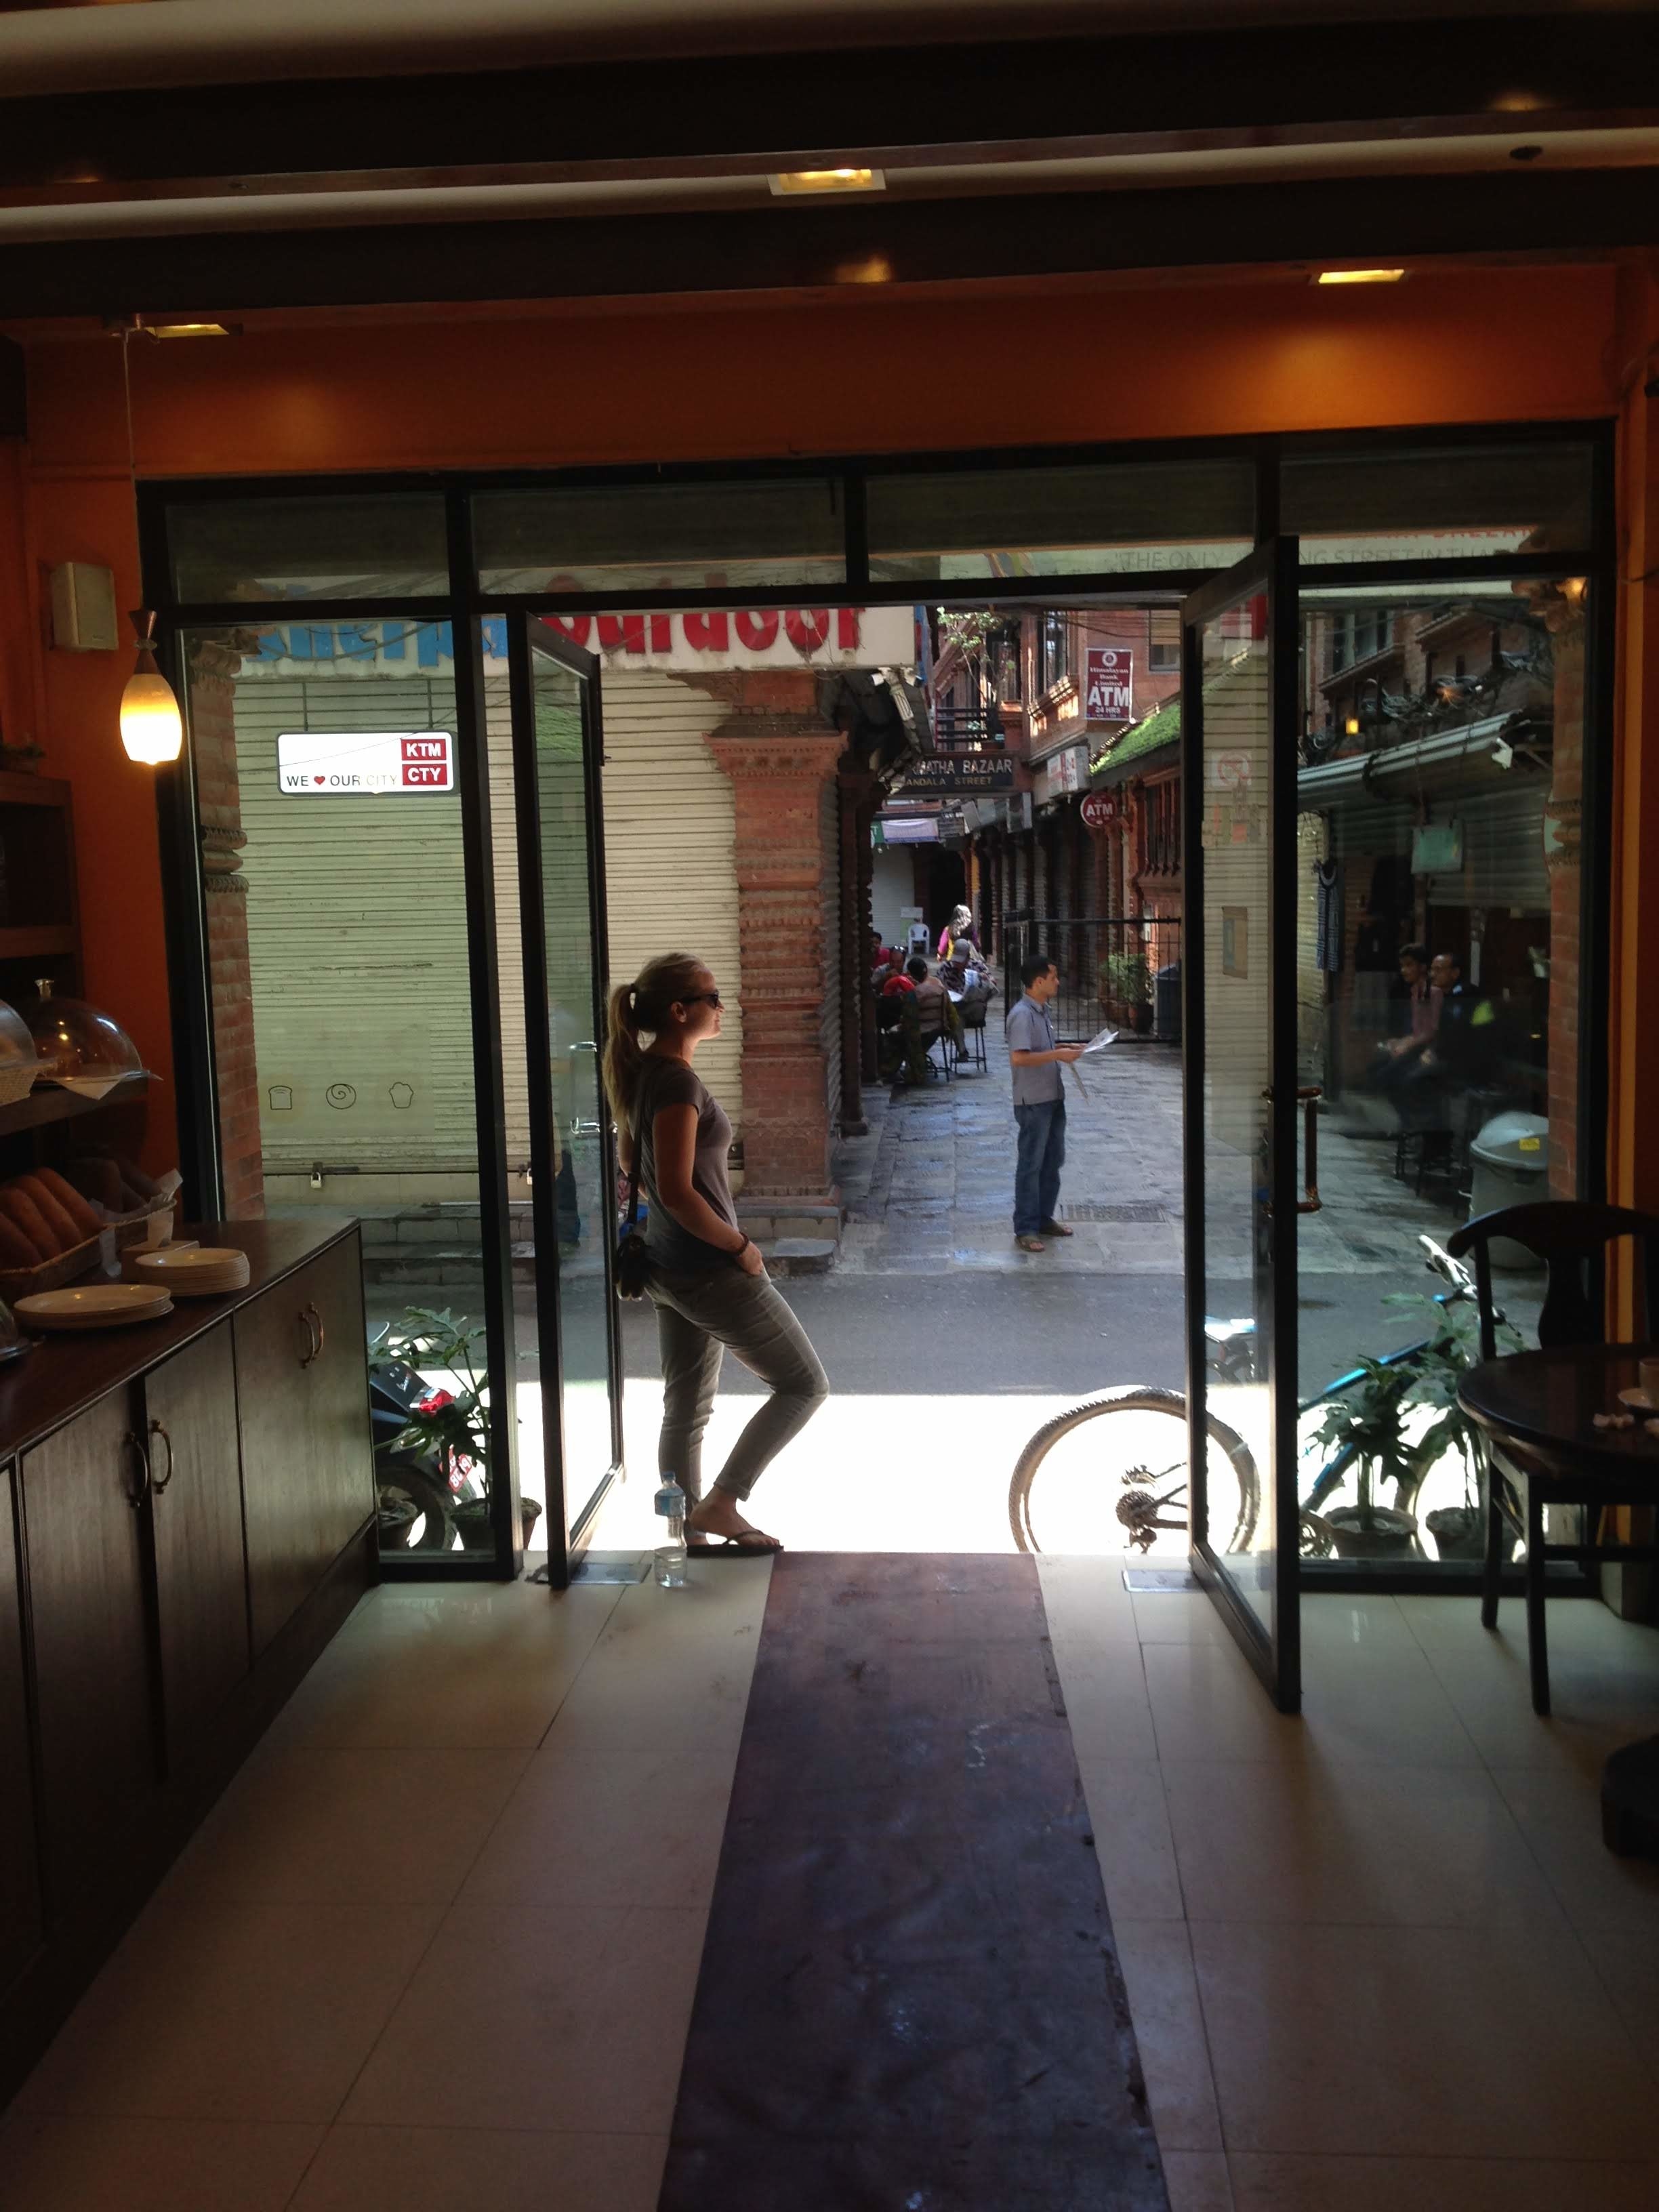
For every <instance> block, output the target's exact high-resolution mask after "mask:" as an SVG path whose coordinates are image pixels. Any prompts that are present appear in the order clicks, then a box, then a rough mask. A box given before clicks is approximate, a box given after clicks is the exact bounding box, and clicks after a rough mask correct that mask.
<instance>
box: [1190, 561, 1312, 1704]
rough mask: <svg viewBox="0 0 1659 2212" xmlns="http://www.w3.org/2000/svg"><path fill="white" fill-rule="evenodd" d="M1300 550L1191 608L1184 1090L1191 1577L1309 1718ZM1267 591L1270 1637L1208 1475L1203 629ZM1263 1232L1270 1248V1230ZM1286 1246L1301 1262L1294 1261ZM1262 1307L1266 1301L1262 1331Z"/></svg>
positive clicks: (1223, 580)
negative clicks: (1247, 1597)
mask: <svg viewBox="0 0 1659 2212" xmlns="http://www.w3.org/2000/svg"><path fill="white" fill-rule="evenodd" d="M1298 568H1299V563H1298V560H1297V541H1296V539H1295V538H1283V537H1280V538H1269V539H1268V540H1267V543H1266V544H1262V545H1259V546H1258V547H1257V548H1256V550H1255V552H1254V553H1251V554H1249V555H1248V556H1246V558H1245V559H1244V560H1243V561H1241V562H1239V563H1238V564H1237V567H1236V568H1230V569H1228V570H1227V571H1226V573H1225V574H1223V575H1219V576H1217V577H1216V578H1214V579H1213V580H1212V582H1210V583H1208V584H1206V585H1205V586H1204V587H1203V589H1202V590H1201V591H1198V592H1193V593H1192V595H1191V596H1190V597H1189V598H1188V599H1187V600H1186V602H1185V603H1184V604H1183V605H1182V610H1181V647H1182V665H1181V695H1182V702H1183V703H1182V732H1181V735H1182V771H1181V772H1182V797H1183V805H1184V811H1185V816H1186V823H1185V835H1186V850H1185V854H1184V856H1183V861H1182V888H1183V894H1184V896H1183V899H1182V909H1183V914H1184V915H1185V917H1186V919H1185V921H1184V924H1183V927H1182V994H1183V1000H1184V1003H1183V1006H1182V1030H1181V1035H1182V1048H1181V1049H1182V1090H1183V1092H1184V1094H1185V1098H1186V1111H1185V1114H1184V1115H1183V1118H1182V1145H1183V1150H1184V1175H1183V1182H1184V1186H1185V1188H1184V1207H1185V1218H1186V1240H1185V1241H1186V1249H1185V1271H1184V1272H1185V1291H1186V1304H1187V1405H1188V1416H1189V1418H1188V1451H1189V1455H1190V1456H1189V1468H1188V1498H1189V1499H1190V1501H1191V1504H1190V1514H1189V1518H1190V1522H1191V1535H1192V1548H1191V1553H1190V1555H1189V1556H1190V1558H1191V1560H1192V1565H1193V1571H1194V1574H1195V1575H1196V1577H1198V1579H1199V1581H1200V1583H1202V1584H1203V1586H1204V1589H1206V1591H1207V1592H1208V1594H1209V1596H1210V1599H1211V1601H1212V1603H1213V1604H1214V1605H1215V1607H1216V1609H1217V1611H1218V1613H1220V1615H1221V1617H1222V1619H1223V1620H1225V1623H1226V1624H1227V1626H1228V1628H1229V1630H1230V1631H1231V1633H1232V1635H1233V1637H1234V1638H1235V1639H1236V1640H1237V1643H1238V1644H1239V1646H1240V1648H1241V1650H1243V1653H1244V1655H1245V1656H1246V1657H1247V1658H1248V1659H1249V1662H1250V1664H1251V1665H1252V1666H1253V1667H1254V1668H1255V1670H1256V1672H1257V1674H1260V1675H1261V1680H1262V1681H1263V1683H1264V1684H1265V1686H1266V1687H1267V1692H1268V1694H1269V1696H1270V1697H1271V1698H1272V1699H1273V1703H1274V1704H1275V1705H1277V1706H1278V1707H1279V1710H1280V1711H1281V1712H1287V1713H1295V1712H1299V1711H1301V1707H1302V1615H1301V1552H1300V1547H1299V1542H1298V1535H1297V1531H1298V1527H1299V1522H1300V1513H1299V1505H1298V1495H1297V1249H1296V1231H1295V1224H1296V1218H1297V1214H1296V1190H1297V1181H1296V1173H1297V1114H1296V1047H1297V1036H1296V910H1297V909H1296V817H1297V784H1296V774H1297V764H1298V763H1297V736H1298V732H1297V720H1298V717H1299V703H1300V702H1299V697H1298V687H1297V651H1298V645H1299V636H1298V631H1299V624H1300V619H1301V617H1300V610H1299V607H1298V604H1297V576H1298ZM1255 592H1266V593H1267V687H1268V696H1269V700H1270V707H1269V713H1270V716H1271V722H1272V731H1271V738H1270V749H1271V757H1272V764H1273V766H1272V781H1271V787H1270V790H1269V794H1268V805H1267V834H1268V836H1269V839H1270V841H1271V843H1270V849H1269V855H1268V871H1267V872H1268V884H1269V892H1268V927H1267V940H1268V941H1267V959H1268V970H1267V990H1268V1022H1269V1025H1270V1036H1269V1042H1268V1066H1269V1069H1270V1076H1269V1092H1270V1097H1271V1098H1272V1100H1273V1113H1272V1120H1271V1123H1270V1131H1271V1139H1270V1150H1269V1171H1268V1179H1267V1222H1266V1223H1265V1224H1255V1225H1253V1229H1255V1231H1256V1233H1255V1236H1254V1237H1253V1243H1254V1244H1255V1249H1256V1252H1257V1255H1258V1256H1257V1261H1256V1265H1257V1270H1258V1275H1259V1274H1260V1272H1261V1267H1262V1265H1263V1262H1262V1261H1261V1251H1262V1250H1263V1249H1264V1242H1265V1249H1267V1251H1268V1252H1269V1253H1270V1255H1271V1257H1270V1258H1269V1260H1268V1261H1267V1263H1266V1265H1267V1269H1268V1271H1269V1272H1268V1281H1267V1321H1268V1328H1267V1360H1266V1376H1265V1379H1266V1383H1267V1404H1268V1435H1269V1440H1270V1441H1269V1447H1268V1465H1267V1467H1266V1468H1258V1470H1257V1474H1258V1477H1259V1479H1260V1480H1261V1482H1262V1484H1263V1486H1264V1487H1266V1488H1267V1490H1268V1491H1269V1492H1271V1495H1272V1498H1273V1536H1274V1561H1273V1607H1272V1625H1271V1627H1270V1629H1269V1630H1268V1631H1267V1634H1266V1635H1265V1636H1264V1634H1263V1632H1262V1627H1261V1621H1260V1620H1259V1619H1258V1618H1257V1616H1256V1615H1255V1613H1254V1612H1252V1611H1251V1609H1250V1608H1249V1607H1248V1606H1247V1605H1245V1603H1244V1602H1243V1599H1242V1598H1241V1597H1240V1595H1239V1594H1238V1592H1237V1589H1236V1588H1235V1586H1234V1583H1233V1581H1232V1578H1231V1575H1230V1574H1229V1573H1228V1571H1226V1569H1225V1567H1224V1565H1223V1564H1222V1562H1221V1560H1220V1559H1219V1558H1218V1556H1217V1553H1216V1552H1215V1550H1214V1547H1212V1544H1211V1542H1210V1535H1209V1526H1208V1512H1207V1502H1208V1501H1207V1497H1206V1470H1207V1458H1208V1452H1207V1446H1208V1431H1207V1427H1206V1421H1207V1415H1208V1374H1207V1370H1206V1359H1205V1344H1206V1338H1205V1328H1204V1324H1205V1320H1206V1314H1205V1304H1206V1298H1205V1286H1206V1267H1205V1250H1206V1244H1205V1232H1206V1223H1205V1216H1204V1164H1205V1152H1204V1129H1205V1115H1204V1092H1203V1080H1204V1068H1205V1051H1206V1042H1207V1036H1206V1022H1205V985H1206V965H1207V951H1206V934H1207V933H1206V927H1205V915H1204V898H1205V889H1204V872H1205V862H1204V839H1203V822H1204V807H1205V797H1206V792H1205V779H1204V756H1203V745H1204V662H1203V630H1204V626H1205V625H1206V623H1208V622H1210V621H1212V619H1213V618H1214V617H1215V616H1217V615H1218V614H1221V613H1223V612H1225V611H1226V610H1227V609H1228V608H1230V607H1233V606H1237V605H1238V604H1239V602H1240V601H1241V600H1242V599H1246V598H1248V597H1249V596H1250V595H1251V594H1253V593H1255ZM1263 1230H1265V1231H1266V1235H1265V1240H1264V1237H1263V1235H1262V1233H1261V1231H1263ZM1287 1242H1288V1245H1289V1251H1288V1254H1287V1253H1286V1251H1285V1245H1286V1243H1287ZM1257 1319H1258V1327H1259V1325H1260V1321H1261V1305H1260V1304H1259V1303H1258V1306H1257Z"/></svg>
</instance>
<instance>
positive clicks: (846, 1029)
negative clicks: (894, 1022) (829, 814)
mask: <svg viewBox="0 0 1659 2212" xmlns="http://www.w3.org/2000/svg"><path fill="white" fill-rule="evenodd" d="M880 803H881V787H880V785H879V784H878V782H877V781H876V779H875V777H874V776H873V775H871V774H870V773H869V771H868V769H861V768H860V767H859V766H858V764H857V763H855V762H854V761H853V760H851V759H850V758H848V757H842V761H841V763H840V764H839V767H838V769H837V772H836V813H837V819H838V824H839V830H840V836H841V1126H842V1133H843V1134H845V1135H847V1136H849V1137H856V1136H862V1134H863V1133H864V1130H865V1127H866V1124H865V1119H864V1085H866V1083H873V1082H874V1081H875V1079H876V1001H875V997H874V994H872V991H871V988H870V932H871V928H872V922H871V919H870V892H871V884H872V866H871V860H872V855H871V850H870V825H871V823H872V822H873V821H874V819H875V817H876V811H877V809H878V806H879V805H880Z"/></svg>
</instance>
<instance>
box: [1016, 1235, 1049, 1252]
mask: <svg viewBox="0 0 1659 2212" xmlns="http://www.w3.org/2000/svg"><path fill="white" fill-rule="evenodd" d="M1014 1242H1015V1243H1016V1244H1018V1247H1019V1249H1020V1250H1021V1251H1022V1252H1046V1251H1047V1250H1048V1246H1047V1245H1046V1244H1045V1243H1043V1241H1042V1238H1041V1237H1015V1239H1014Z"/></svg>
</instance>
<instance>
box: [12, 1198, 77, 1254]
mask: <svg viewBox="0 0 1659 2212" xmlns="http://www.w3.org/2000/svg"><path fill="white" fill-rule="evenodd" d="M0 1213H3V1214H4V1215H5V1217H6V1218H7V1219H8V1220H9V1222H10V1223H11V1224H12V1225H13V1227H14V1228H16V1229H21V1231H22V1232H23V1234H24V1236H25V1237H27V1238H28V1240H29V1243H31V1244H33V1247H34V1249H35V1250H36V1251H37V1252H38V1253H39V1254H40V1257H41V1258H42V1259H43V1260H51V1259H53V1258H55V1257H56V1256H57V1255H58V1253H59V1252H61V1251H62V1250H63V1249H64V1247H63V1246H62V1245H61V1244H60V1243H58V1239H57V1237H55V1236H54V1235H53V1234H52V1229H51V1226H50V1225H49V1224H48V1223H47V1222H46V1220H44V1219H43V1218H42V1217H41V1212H40V1207H39V1206H36V1205H35V1204H34V1202H33V1200H32V1199H31V1198H30V1197H29V1194H28V1193H27V1191H25V1190H20V1189H19V1188H18V1187H17V1185H16V1184H15V1182H9V1183H5V1184H0Z"/></svg>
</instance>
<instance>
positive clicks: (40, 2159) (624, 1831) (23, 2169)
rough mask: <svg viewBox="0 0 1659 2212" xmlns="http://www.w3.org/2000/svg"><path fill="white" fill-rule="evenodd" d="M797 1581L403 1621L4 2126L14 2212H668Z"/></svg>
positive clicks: (330, 1687)
mask: <svg viewBox="0 0 1659 2212" xmlns="http://www.w3.org/2000/svg"><path fill="white" fill-rule="evenodd" d="M768 1572H769V1570H768V1568H767V1566H766V1565H765V1564H764V1563H763V1562H757V1563H754V1564H752V1565H751V1564H750V1563H748V1562H744V1563H742V1564H740V1565H723V1566H722V1567H721V1568H720V1569H718V1570H714V1569H710V1570H706V1571H703V1574H702V1580H701V1581H700V1583H699V1585H698V1587H696V1589H688V1590H687V1591H685V1592H684V1593H683V1594H681V1593H676V1594H675V1595H673V1596H672V1597H670V1596H668V1595H666V1594H665V1593H660V1592H659V1591H657V1590H656V1589H654V1588H652V1587H642V1588H640V1587H636V1588H633V1589H625V1590H624V1589H617V1588H614V1587H611V1588H605V1587H600V1588H597V1589H575V1590H574V1591H571V1592H570V1593H568V1595H564V1596H562V1597H557V1598H556V1597H553V1596H552V1595H550V1593H549V1592H548V1591H546V1590H545V1589H534V1588H532V1587H530V1586H528V1585H526V1584H525V1583H519V1584H517V1585H515V1586H513V1587H511V1588H507V1589H496V1588H476V1587H475V1588H465V1587H460V1588H454V1587H452V1588H449V1589H425V1590H422V1589H410V1588H404V1589H396V1590H392V1589H382V1590H380V1591H377V1592H375V1593H374V1595H372V1596H370V1597H369V1598H368V1599H367V1600H365V1601H364V1602H363V1604H362V1605H361V1606H360V1607H358V1609H357V1612H356V1613H355V1614H354V1616H353V1617H352V1620H350V1621H349V1624H348V1625H347V1626H346V1628H345V1629H344V1630H343V1632H342V1633H341V1635H340V1636H339V1637H338V1638H337V1639H336V1641H335V1643H334V1644H333V1645H332V1646H331V1648H330V1650H328V1651H327V1652H326V1653H325V1655H324V1656H323V1658H322V1660H321V1661H320V1662H319V1664H318V1665H317V1667H316V1668H314V1669H313V1672H312V1674H311V1675H310V1677H309V1678H308V1679H307V1681H306V1682H305V1683H304V1685H303V1686H301V1689H300V1691H299V1692H298V1693H297V1694H296V1696H295V1699H293V1701H292V1702H291V1704H290V1705H289V1707H288V1709H287V1711H285V1712H284V1714H283V1717H282V1718H281V1719H280V1720H279V1722H278V1723H277V1724H276V1728H275V1729H273V1730H272V1732H271V1734H270V1736H269V1737H268V1738H267V1739H266V1741H265V1742H264V1745H263V1746H262V1747H261V1748H260V1749H259V1751H258V1753H256V1755H255V1757H254V1758H253V1759H252V1761H251V1763H250V1764H249V1765H248V1766H247V1768H246V1770H245V1771H244V1772H243V1773H242V1775H241V1776H240V1778H238V1780H237V1782H236V1783H235V1784H234V1785H233V1787H232V1788H231V1790H229V1791H228V1793H227V1795H226V1796H225V1798H224V1799H223V1800H222V1802H221V1804H220V1805H219V1807H218V1808H217V1809H216V1812H215V1814H214V1815H213V1816H212V1818H211V1819H210V1820H209V1822H208V1824H207V1826H205V1827H204V1829H203V1830H202V1832H200V1833H199V1835H198V1836H197V1838H196V1839H195V1841H194V1843H193V1844H191V1848H190V1850H188V1851H187V1852H186V1853H185V1856H184V1857H183V1858H182V1859H181V1860H180V1861H179V1863H178V1865H177V1866H176V1867H175V1868H174V1869H173V1873H172V1875H170V1876H169V1878H168V1880H167V1881H166V1883H164V1885H163V1886H162V1888H161V1891H160V1892H159V1893H158V1894H157V1896H156V1897H155V1899H154V1900H153V1901H152V1903H151V1905H150V1906H149V1910H148V1911H146V1912H145V1914H144V1915H143V1918H142V1919H141V1920H140V1922H139V1923H138V1924H137V1927H135V1928H134V1929H133V1930H132V1932H131V1935H130V1936H129V1937H128V1939H127V1941H126V1942H125V1944H124V1945H123V1946H122V1948H121V1949H120V1951H119V1952H118V1954H117V1955H116V1957H115V1958H114V1959H113V1960H112V1961H111V1963H110V1965H109V1966H108V1967H106V1970H105V1972H104V1973H103V1974H102V1975H101V1976H100V1978H99V1980H98V1982H97V1984H95V1985H94V1989H93V1990H92V1991H91V1992H90V1993H89V1995H88V1996H87V1998H86V1999H85V2001H84V2002H82V2005H81V2006H80V2007H79V2008H78V2009H77V2011H76V2013H75V2015H73V2017H72V2018H71V2019H70V2022H69V2023H68V2025H67V2026H66V2027H65V2028H64V2032H63V2033H62V2034H60V2035H59V2037H58V2040H57V2042H56V2043H55V2044H54V2045H53V2046H52V2050H51V2051H50V2052H49V2053H48V2054H47V2056H46V2059H45V2060H44V2061H43V2063H41V2065H40V2067H39V2068H38V2069H36V2071H35V2073H34V2075H33V2076H32V2078H31V2079H30V2081H28V2082H27V2084H26V2085H25V2087H24V2089H23V2091H22V2093H21V2095H20V2096H19V2098H18V2100H17V2101H16V2103H15V2106H14V2107H13V2111H12V2112H11V2114H10V2116H9V2118H8V2120H7V2121H6V2123H5V2124H4V2126H3V2128H0V2206H3V2207H4V2208H5V2212H94V2208H101V2207H103V2206H106V2205H107V2206H111V2207H116V2206H118V2207H120V2208H121V2212H139V2209H140V2208H143V2212H148V2208H149V2207H151V2206H154V2207H155V2208H157V2212H161V2208H165V2209H166V2212H244V2208H246V2212H255V2208H257V2212H266V2208H269V2212H278V2208H283V2207H288V2206H292V2207H294V2208H295V2212H324V2208H336V2207H342V2208H343V2207H345V2206H348V2205H349V2206H351V2207H352V2208H354V2212H369V2208H377V2207H380V2206H386V2207H393V2206H396V2207H398V2208H400V2212H428V2208H434V2207H442V2208H445V2212H461V2208H463V2207H465V2208H469V2212H471V2208H473V2207H476V2206H479V2205H488V2206H489V2207H490V2208H492V2212H515V2208H518V2207H520V2206H523V2207H529V2206H535V2207H538V2208H541V2207H545V2206H547V2205H549V2204H557V2205H558V2206H559V2207H560V2208H561V2212H566V2209H567V2208H568V2212H650V2208H652V2207H653V2206H654V2204H655V2203H656V2198H657V2188H658V2182H659V2175H660V2171H661V2165H662V2159H663V2155H664V2151H665V2143H666V2136H667V2130H668V2123H669V2118H670V2116H671V2112H672V2109H673V2103H674V2093H675V2088H676V2085H677V2083H678V2076H679V2065H680V2051H681V2045H682V2044H683V2041H684V2035H685V2029H686V2024H687V2021H688V2020H689V2018H690V2006H691V1996H692V1991H693V1989H694V1986H695V1984H696V1972H697V1962H698V1959H699V1956H700V1954H701V1951H702V1933H703V1923H704V1920H705V1917H706V1915H707V1911H708V1899H709V1897H710V1895H711V1894H712V1892H713V1887H714V1867H715V1863H716V1860H717V1858H718V1856H719V1850H720V1835H721V1832H722V1829H723V1827H724V1825H725V1820H726V1801H727V1798H728V1796H729V1794H730V1790H731V1780H732V1767H733V1765H734V1762H735V1759H736V1753H737V1745H738V1735H739V1734H740V1732H741V1729H742V1724H743V1713H744V1703H745V1700H746V1699H747V1695H748V1686H749V1677H750V1673H751V1671H752V1668H753V1665H754V1655H755V1649H756V1643H757V1633H758V1630H759V1626H760V1620H761V1615H762V1613H763V1610H764V1607H765V1600H766V1587H767V1578H768Z"/></svg>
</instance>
